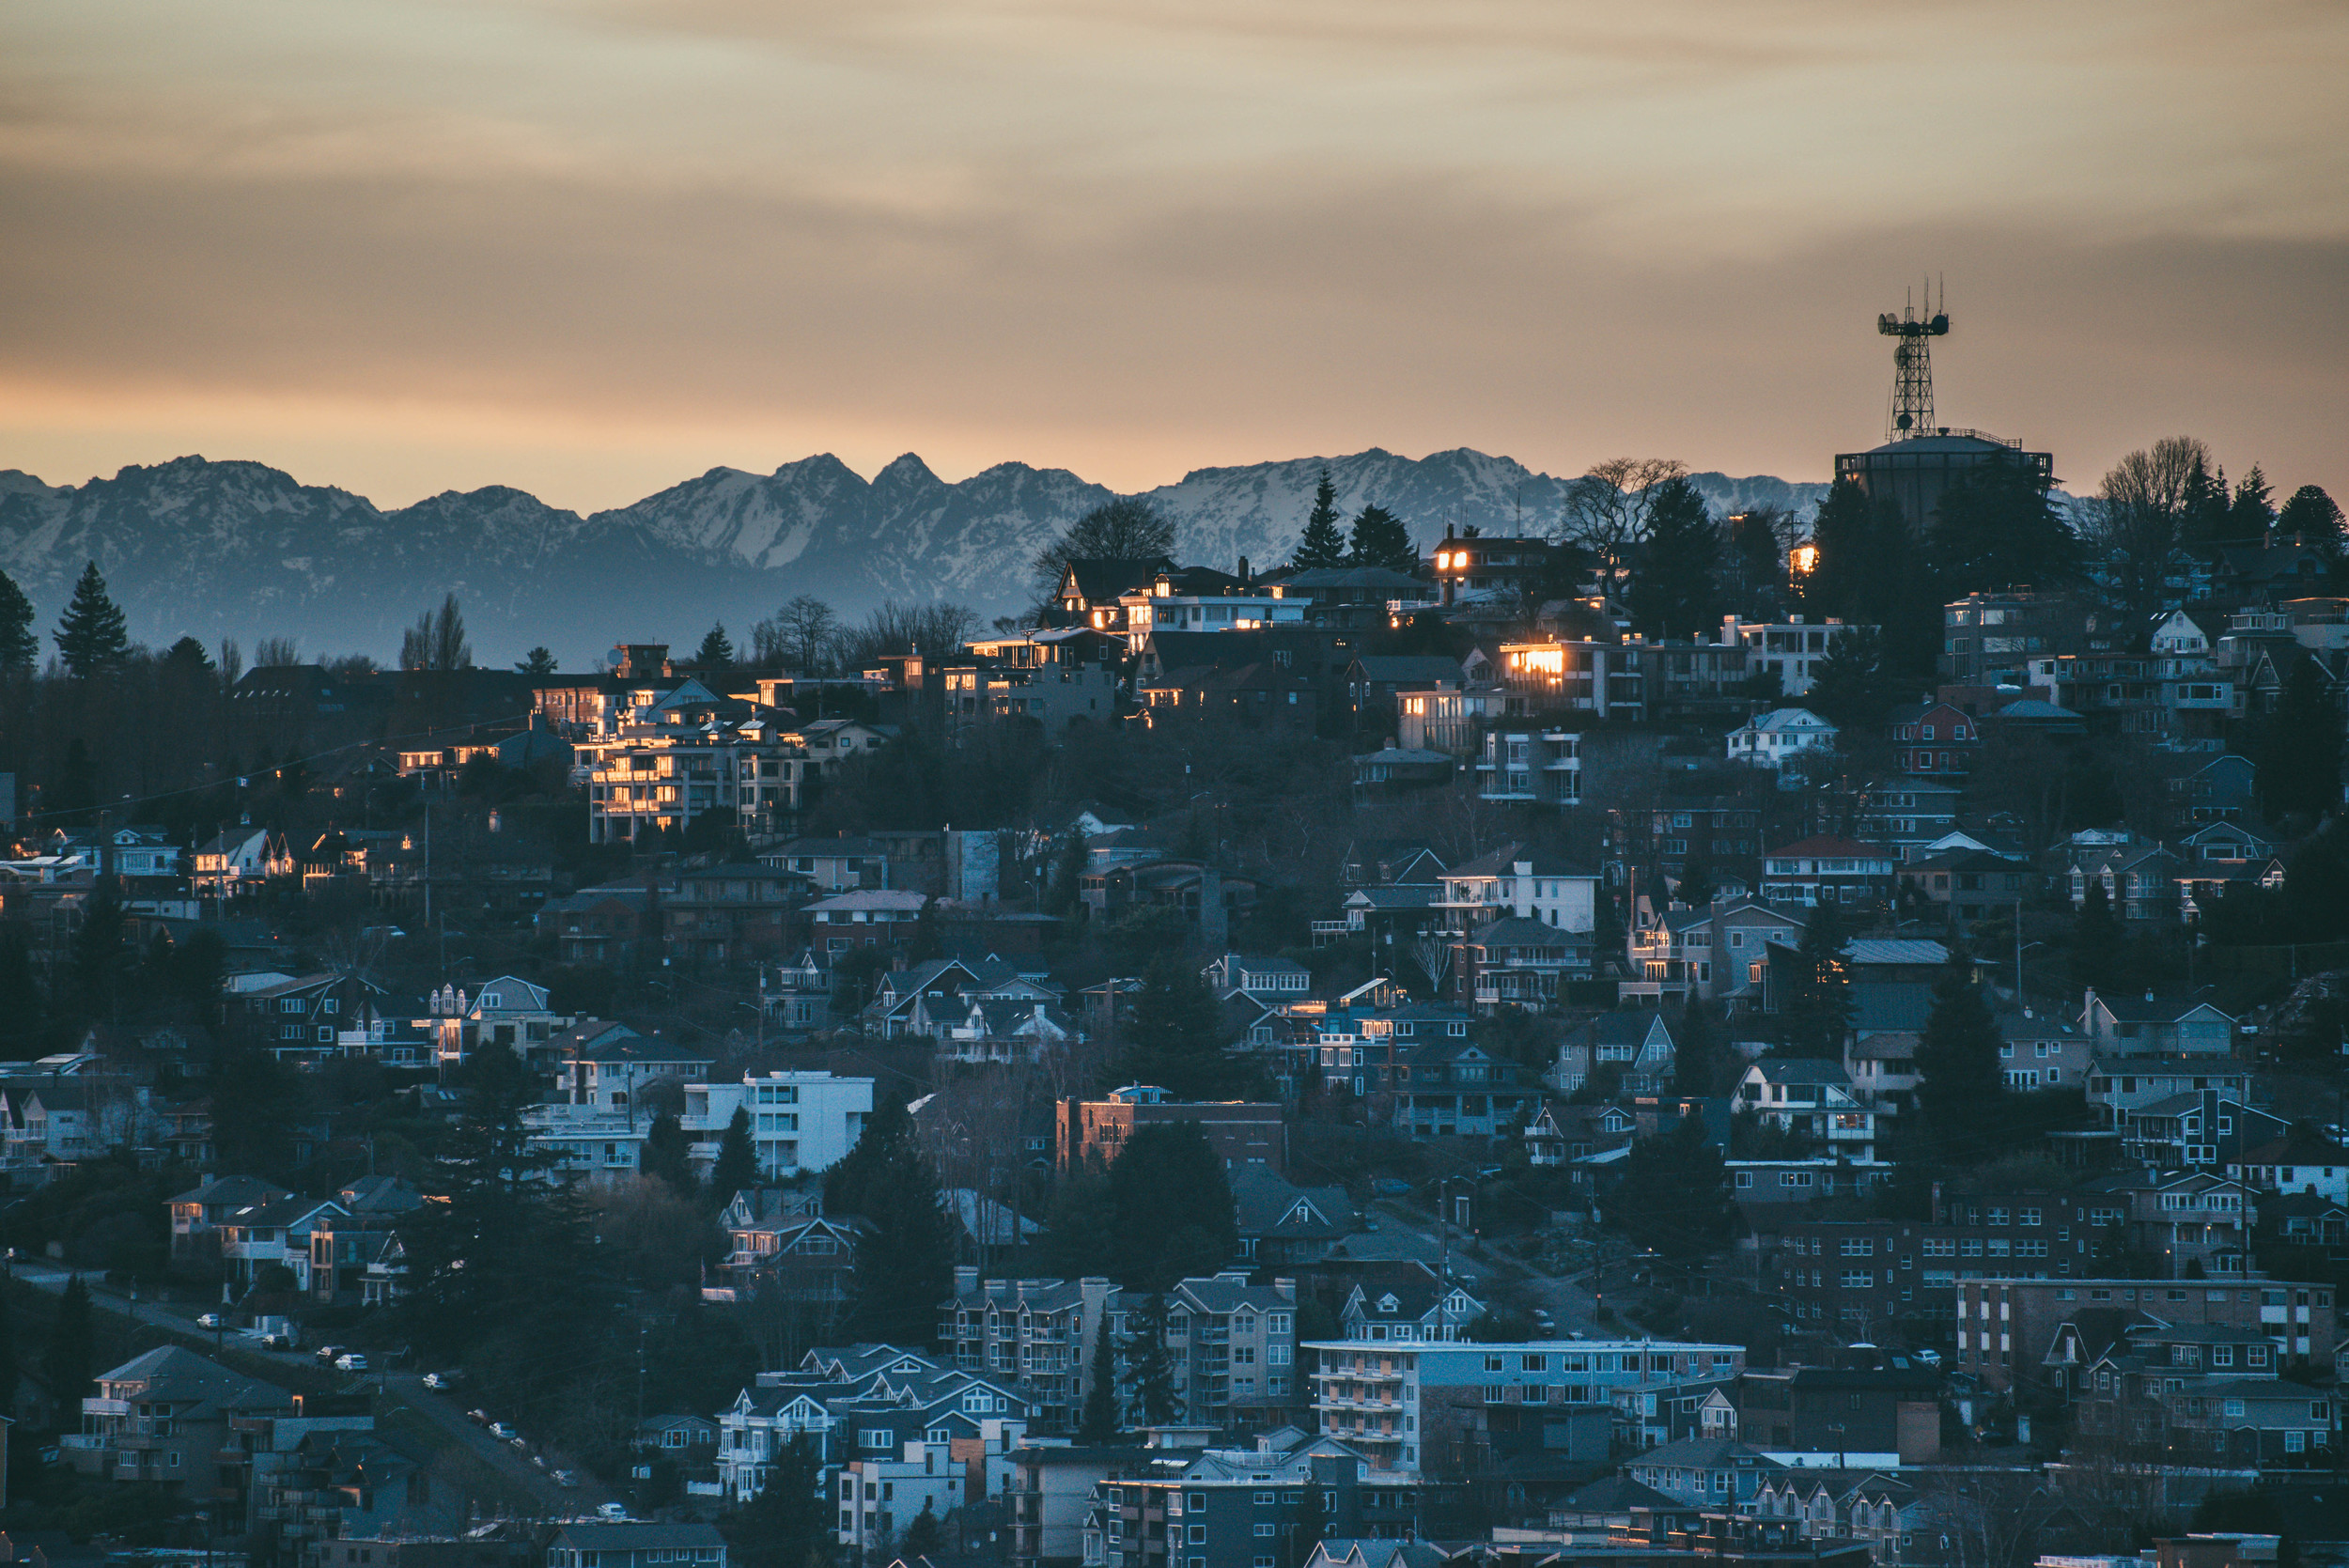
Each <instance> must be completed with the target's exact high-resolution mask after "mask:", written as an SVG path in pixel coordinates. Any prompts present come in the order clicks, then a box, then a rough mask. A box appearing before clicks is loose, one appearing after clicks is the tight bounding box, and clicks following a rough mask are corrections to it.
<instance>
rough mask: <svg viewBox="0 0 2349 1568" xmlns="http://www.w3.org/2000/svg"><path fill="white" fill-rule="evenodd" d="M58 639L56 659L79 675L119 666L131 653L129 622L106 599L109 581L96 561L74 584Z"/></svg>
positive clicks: (61, 618) (110, 600) (58, 626)
mask: <svg viewBox="0 0 2349 1568" xmlns="http://www.w3.org/2000/svg"><path fill="white" fill-rule="evenodd" d="M55 638H56V644H57V657H58V658H59V659H62V660H65V667H66V668H67V669H68V670H69V671H70V672H72V673H73V674H74V675H96V674H98V673H99V672H100V671H101V670H104V669H108V668H110V667H112V666H113V665H116V664H118V663H120V662H121V661H122V659H123V656H124V655H125V654H127V653H129V652H130V651H131V635H130V629H129V623H128V622H126V621H125V620H124V619H123V617H122V611H121V610H120V609H119V608H118V607H117V605H116V604H115V601H114V600H113V599H111V598H107V597H106V579H105V577H104V575H103V574H102V573H101V572H100V571H99V569H98V563H97V562H95V561H92V562H91V563H90V564H89V565H87V566H86V567H83V568H82V575H81V577H80V579H79V580H78V581H76V582H75V583H74V584H73V600H72V602H71V603H70V604H68V605H67V606H66V607H65V614H64V615H63V616H62V617H60V618H59V620H58V622H57V629H56V632H55Z"/></svg>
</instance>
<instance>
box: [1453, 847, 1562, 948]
mask: <svg viewBox="0 0 2349 1568" xmlns="http://www.w3.org/2000/svg"><path fill="white" fill-rule="evenodd" d="M1437 908H1438V909H1439V911H1441V916H1442V919H1443V923H1444V928H1445V929H1446V930H1448V931H1451V932H1453V933H1455V934H1457V935H1470V936H1472V935H1474V934H1475V932H1476V931H1477V929H1478V928H1479V927H1481V926H1483V925H1485V924H1487V923H1488V922H1491V921H1495V920H1499V919H1501V917H1502V916H1504V915H1513V916H1515V917H1516V918H1517V919H1518V920H1532V921H1539V922H1540V923H1541V924H1544V925H1548V926H1552V927H1555V928H1556V929H1558V930H1561V931H1589V930H1591V929H1592V928H1593V927H1595V925H1596V924H1597V923H1598V917H1597V908H1598V876H1597V874H1596V873H1595V872H1591V871H1585V870H1583V869H1582V868H1581V867H1579V866H1577V865H1574V864H1571V863H1570V862H1566V861H1563V860H1561V859H1560V858H1558V857H1557V856H1555V855H1548V854H1543V853H1540V852H1538V851H1535V850H1531V849H1526V848H1524V847H1522V846H1517V845H1514V844H1513V845H1510V846H1507V847H1505V848H1501V849H1496V850H1494V851H1493V852H1492V853H1491V854H1489V855H1483V856H1479V857H1478V858H1477V859H1475V860H1472V861H1470V862H1467V863H1466V864H1464V865H1458V866H1455V867H1453V868H1452V869H1451V870H1449V871H1447V872H1445V873H1444V874H1443V897H1442V900H1441V901H1440V902H1439V904H1438V906H1437Z"/></svg>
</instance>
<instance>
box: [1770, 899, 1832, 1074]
mask: <svg viewBox="0 0 2349 1568" xmlns="http://www.w3.org/2000/svg"><path fill="white" fill-rule="evenodd" d="M1849 946H1850V938H1849V936H1848V934H1847V933H1846V931H1845V929H1844V925H1843V906H1841V905H1840V904H1837V903H1835V902H1833V901H1832V900H1828V899H1822V900H1821V901H1820V902H1819V903H1818V904H1817V905H1816V906H1814V907H1813V908H1812V911H1811V916H1810V919H1809V921H1808V922H1807V923H1806V924H1804V926H1803V929H1802V941H1801V943H1800V945H1799V946H1797V948H1796V950H1795V957H1794V962H1792V963H1791V964H1789V965H1788V966H1787V975H1786V989H1785V993H1784V994H1783V995H1782V996H1781V997H1780V998H1779V1001H1778V1012H1779V1023H1780V1028H1781V1032H1782V1033H1783V1035H1784V1037H1785V1048H1786V1052H1787V1054H1789V1055H1791V1056H1797V1057H1818V1058H1822V1059H1825V1060H1829V1061H1840V1060H1842V1058H1843V1036H1844V1035H1845V1034H1846V1033H1848V1032H1850V1029H1851V970H1850V967H1849V965H1848V964H1847V963H1846V962H1845V959H1844V950H1845V949H1846V948H1847V947H1849ZM1771 968H1773V969H1776V968H1777V960H1776V959H1773V960H1772V961H1771Z"/></svg>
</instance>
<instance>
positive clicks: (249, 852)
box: [188, 826, 294, 898]
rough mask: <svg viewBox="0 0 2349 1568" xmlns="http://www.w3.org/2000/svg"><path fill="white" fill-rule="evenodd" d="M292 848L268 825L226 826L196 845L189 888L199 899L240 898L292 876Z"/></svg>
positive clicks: (189, 877) (190, 871)
mask: <svg viewBox="0 0 2349 1568" xmlns="http://www.w3.org/2000/svg"><path fill="white" fill-rule="evenodd" d="M293 870H294V859H293V851H292V850H291V849H289V848H288V847H287V845H286V841H285V839H284V838H283V837H281V836H280V835H278V834H275V833H272V832H271V831H269V830H267V829H266V828H255V827H251V826H246V827H241V828H230V829H226V830H225V831H222V832H219V833H217V834H215V835H213V836H212V837H211V838H210V839H209V840H208V841H206V842H205V843H204V844H202V845H200V846H197V848H196V851H195V854H194V859H193V861H192V862H191V866H190V870H189V876H188V891H189V892H191V893H194V895H195V896H196V897H198V898H237V897H241V896H243V895H244V894H247V893H258V892H260V891H261V889H263V888H265V887H267V886H268V885H269V884H270V883H271V882H272V881H278V880H282V879H283V878H286V877H291V876H292V875H293Z"/></svg>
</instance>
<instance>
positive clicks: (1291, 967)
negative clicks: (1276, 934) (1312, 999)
mask: <svg viewBox="0 0 2349 1568" xmlns="http://www.w3.org/2000/svg"><path fill="white" fill-rule="evenodd" d="M1202 972H1203V974H1204V975H1205V977H1206V982H1207V984H1208V985H1210V986H1214V987H1215V990H1216V994H1217V995H1219V996H1228V995H1230V994H1231V993H1232V992H1234V991H1238V992H1242V993H1244V994H1245V995H1247V996H1250V997H1252V998H1254V999H1256V1000H1257V1001H1268V1002H1273V1001H1294V1000H1296V999H1297V998H1299V997H1301V996H1303V995H1304V994H1305V993H1306V992H1308V991H1310V990H1312V989H1313V985H1314V976H1313V971H1312V970H1309V969H1307V968H1306V967H1305V966H1304V965H1302V964H1297V963H1291V962H1290V961H1289V960H1288V959H1286V958H1251V957H1246V956H1243V955H1240V954H1237V953H1226V954H1225V955H1223V956H1221V958H1218V959H1216V960H1215V961H1214V962H1213V963H1211V964H1209V965H1208V966H1207V967H1206V970H1204V971H1202Z"/></svg>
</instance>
